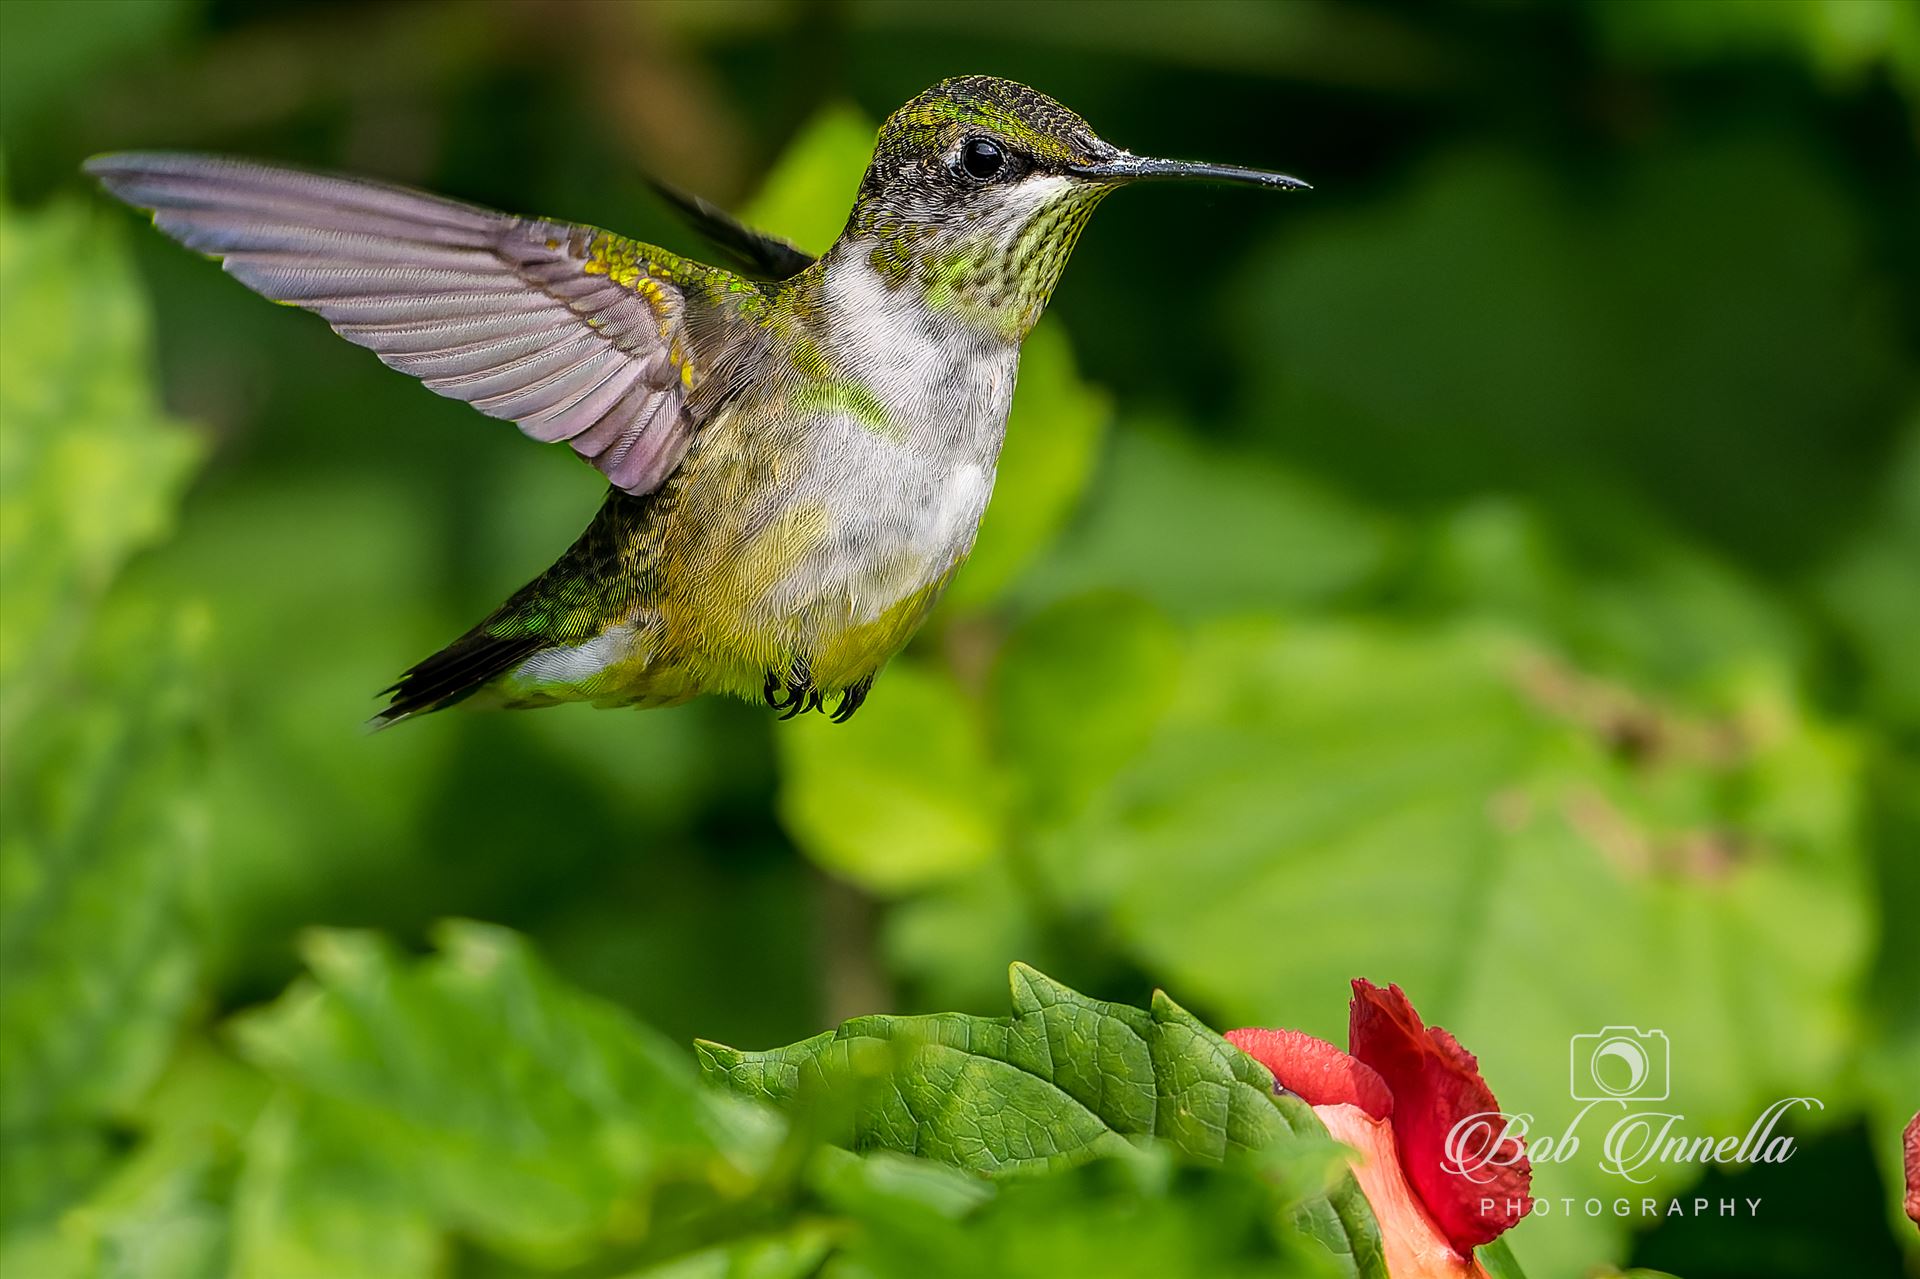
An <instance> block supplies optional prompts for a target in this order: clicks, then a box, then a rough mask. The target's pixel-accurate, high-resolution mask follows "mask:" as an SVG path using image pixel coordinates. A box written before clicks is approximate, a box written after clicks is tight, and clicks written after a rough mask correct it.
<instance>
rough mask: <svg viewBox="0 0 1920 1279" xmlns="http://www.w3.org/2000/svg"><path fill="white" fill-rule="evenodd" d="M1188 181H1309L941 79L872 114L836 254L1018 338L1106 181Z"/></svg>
mask: <svg viewBox="0 0 1920 1279" xmlns="http://www.w3.org/2000/svg"><path fill="white" fill-rule="evenodd" d="M1148 179H1197V180H1203V181H1214V182H1233V183H1241V184H1245V185H1251V186H1263V187H1268V188H1272V189H1278V190H1289V189H1293V188H1303V187H1305V186H1306V185H1307V184H1306V183H1304V182H1302V181H1300V180H1299V179H1297V178H1290V177H1286V176H1285V175H1283V174H1278V173H1267V172H1263V171H1261V170H1258V169H1243V168H1237V167H1234V166H1230V165H1215V164H1194V163H1188V162H1185V161H1179V160H1152V159H1146V158H1143V157H1140V156H1135V155H1132V154H1130V153H1129V152H1126V151H1123V150H1121V149H1120V148H1119V147H1116V146H1114V145H1113V144H1112V143H1110V142H1106V141H1103V140H1102V139H1101V138H1100V137H1099V135H1097V134H1096V133H1094V131H1093V129H1092V128H1091V127H1089V126H1088V124H1087V122H1086V121H1085V120H1082V119H1081V118H1080V117H1079V116H1077V115H1075V114H1074V113H1073V112H1071V111H1069V110H1067V108H1065V107H1064V106H1061V105H1060V104H1059V103H1058V102H1055V101H1054V100H1053V99H1052V98H1049V97H1048V96H1046V95H1045V94H1044V93H1038V92H1036V91H1035V90H1033V89H1029V88H1028V87H1027V86H1025V85H1023V84H1015V83H1014V82H1013V81H1011V80H1000V79H996V78H994V77H992V76H963V77H961V78H958V79H953V80H943V81H941V82H940V83H939V84H936V85H935V86H933V87H932V88H931V89H928V90H927V91H926V92H925V93H922V94H921V95H920V96H919V97H917V98H915V99H914V100H913V101H911V102H909V103H907V104H906V105H905V106H903V107H901V108H900V109H899V110H898V111H895V112H894V113H893V115H891V116H890V117H888V119H887V122H886V123H885V124H884V125H882V126H881V129H880V136H879V140H878V142H877V143H876V145H875V147H874V152H873V161H872V163H871V164H869V165H868V167H867V172H866V176H865V177H864V178H863V179H862V180H861V183H860V193H859V196H858V198H857V199H856V200H855V202H854V208H853V215H852V217H851V218H850V219H849V220H848V223H847V229H846V231H845V232H844V233H843V234H842V236H841V245H840V246H839V248H838V249H837V251H839V252H853V253H864V254H866V255H867V257H868V259H869V260H870V262H871V263H872V265H873V267H874V268H875V269H876V270H877V271H879V272H880V274H881V276H882V278H883V279H885V281H886V282H887V286H888V287H889V288H891V289H900V288H904V287H907V286H908V285H910V284H917V285H918V286H919V287H920V288H922V289H924V290H925V293H926V297H927V300H928V302H929V303H930V304H931V305H932V306H934V307H935V308H936V309H938V310H942V311H950V312H952V313H953V314H954V316H955V317H956V318H957V319H959V320H960V321H961V322H963V323H966V324H968V325H969V326H970V327H976V328H984V329H987V330H990V331H992V332H995V333H997V334H999V335H1001V336H1003V337H1006V338H1009V339H1011V340H1014V341H1018V340H1019V339H1020V338H1022V337H1024V336H1025V335H1026V333H1027V331H1028V330H1030V329H1031V328H1032V327H1033V325H1034V322H1035V321H1036V320H1038V319H1039V318H1040V312H1041V311H1042V310H1043V309H1044V308H1045V307H1046V304H1047V299H1048V298H1049V297H1051V296H1052V294H1053V288H1054V285H1055V284H1056V283H1058V282H1059V279H1060V272H1061V270H1062V269H1063V268H1064V267H1065V266H1066V263H1067V258H1068V256H1069V255H1070V254H1071V253H1072V251H1073V246H1074V242H1075V241H1076V240H1078V239H1079V237H1080V230H1081V228H1082V227H1084V226H1085V225H1086V221H1087V218H1088V217H1089V216H1090V215H1091V214H1092V212H1093V210H1094V207H1095V206H1096V205H1098V204H1099V203H1100V201H1101V200H1102V199H1104V198H1105V197H1106V196H1107V194H1108V193H1109V192H1111V191H1113V190H1114V189H1115V188H1116V187H1119V186H1122V185H1125V184H1127V183H1131V182H1137V181H1143V180H1148Z"/></svg>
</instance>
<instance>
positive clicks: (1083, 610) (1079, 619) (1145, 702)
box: [992, 595, 1183, 820]
mask: <svg viewBox="0 0 1920 1279" xmlns="http://www.w3.org/2000/svg"><path fill="white" fill-rule="evenodd" d="M1182 644H1183V637H1182V636H1181V635H1180V633H1179V632H1178V631H1177V630H1176V629H1175V628H1174V626H1173V625H1172V623H1170V622H1169V621H1167V620H1166V618H1165V617H1164V616H1162V615H1161V614H1160V612H1159V611H1158V610H1156V609H1155V608H1154V607H1153V606H1152V605H1150V604H1146V603H1144V602H1142V601H1140V600H1138V599H1135V598H1132V597H1129V596H1124V595H1092V596H1081V597H1078V598H1075V599H1072V600H1069V601H1067V602H1065V603H1062V604H1058V605H1055V606H1053V607H1051V608H1048V609H1044V610H1042V611H1041V612H1039V613H1037V614H1035V615H1034V616H1033V617H1031V618H1028V619H1027V620H1026V621H1025V622H1024V623H1022V624H1021V626H1020V627H1019V629H1017V630H1016V631H1014V633H1013V634H1012V635H1011V636H1009V637H1008V639H1007V643H1006V645H1005V647H1004V648H1002V650H1001V652H1000V655H999V659H998V661H997V662H996V663H995V666H994V679H993V688H992V694H993V704H994V706H995V708H996V709H997V711H998V718H997V725H998V729H999V734H998V745H999V747H1000V753H1001V755H1002V756H1003V757H1004V758H1005V760H1006V762H1007V764H1008V766H1009V767H1010V769H1011V771H1012V773H1013V775H1014V776H1015V777H1016V778H1017V779H1018V781H1019V785H1020V788H1021V793H1022V798H1023V799H1024V800H1025V805H1026V809H1027V811H1028V812H1029V813H1031V814H1033V815H1034V816H1035V817H1036V818H1039V819H1042V820H1044V819H1046V818H1048V817H1052V816H1055V815H1058V814H1061V813H1072V812H1074V811H1075V810H1076V809H1077V808H1079V807H1080V806H1081V805H1083V804H1085V803H1086V802H1087V800H1088V799H1089V798H1090V797H1091V796H1092V795H1093V794H1094V793H1096V792H1097V791H1098V790H1100V789H1101V788H1103V787H1104V786H1105V785H1106V784H1107V782H1108V781H1109V780H1110V779H1111V778H1112V777H1113V776H1114V775H1115V774H1116V773H1118V772H1120V771H1121V769H1122V768H1124V767H1125V766H1126V765H1127V764H1128V763H1130V762H1131V761H1132V760H1133V759H1134V758H1135V757H1136V756H1137V755H1138V754H1139V753H1140V752H1141V751H1142V750H1144V749H1145V748H1146V745H1147V743H1148V742H1149V741H1150V740H1151V738H1152V735H1153V732H1154V729H1155V728H1156V727H1158V725H1159V722H1160V717H1161V715H1162V714H1164V713H1165V711H1166V708H1167V705H1168V703H1169V702H1170V700H1171V699H1172V696H1173V692H1174V688H1175V686H1176V684H1177V683H1178V678H1177V676H1178V670H1179V665H1180V659H1181V653H1182Z"/></svg>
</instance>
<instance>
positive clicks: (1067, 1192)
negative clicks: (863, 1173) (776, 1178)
mask: <svg viewBox="0 0 1920 1279" xmlns="http://www.w3.org/2000/svg"><path fill="white" fill-rule="evenodd" d="M1275 1171H1276V1161H1273V1160H1268V1161H1265V1162H1264V1163H1256V1162H1254V1161H1251V1160H1245V1159H1236V1160H1233V1161H1230V1162H1229V1163H1227V1164H1226V1165H1225V1166H1217V1167H1193V1166H1190V1165H1183V1164H1181V1163H1180V1161H1178V1160H1176V1159H1174V1158H1171V1157H1169V1152H1167V1151H1166V1150H1165V1149H1164V1148H1156V1149H1154V1150H1151V1151H1148V1152H1144V1154H1143V1155H1136V1156H1134V1157H1131V1158H1124V1159H1100V1160H1096V1161H1093V1162H1092V1163H1089V1164H1087V1165H1085V1166H1082V1167H1079V1168H1075V1169H1072V1170H1070V1171H1065V1172H1061V1173H1057V1174H1055V1175H1053V1176H1049V1177H1044V1178H1016V1179H1012V1180H1009V1181H1006V1182H1004V1183H1001V1184H999V1185H998V1186H997V1187H996V1188H995V1192H994V1194H993V1195H992V1196H991V1197H990V1198H988V1199H986V1200H985V1201H984V1202H983V1203H981V1204H979V1205H978V1206H975V1207H973V1208H971V1209H970V1210H968V1211H964V1212H958V1213H956V1212H954V1211H951V1210H950V1209H947V1208H945V1207H944V1206H932V1205H920V1204H915V1203H912V1202H910V1201H902V1202H899V1203H898V1204H897V1205H895V1206H894V1207H893V1209H892V1210H891V1211H888V1212H884V1213H882V1212H877V1211H875V1210H874V1209H873V1207H872V1205H871V1204H870V1203H865V1202H859V1201H852V1202H850V1201H849V1200H848V1199H846V1198H845V1197H843V1196H842V1195H841V1194H840V1193H838V1191H837V1188H829V1189H828V1192H827V1196H826V1197H827V1198H828V1200H829V1201H830V1202H836V1203H838V1204H839V1205H840V1206H842V1207H843V1208H844V1209H847V1210H857V1215H856V1221H857V1222H858V1229H857V1230H856V1231H855V1232H854V1233H853V1234H852V1236H851V1238H850V1239H849V1241H848V1243H847V1246H846V1248H845V1250H844V1252H843V1254H842V1255H841V1256H840V1257H838V1258H836V1264H835V1266H834V1268H833V1269H832V1270H831V1271H830V1272H829V1273H831V1274H833V1275H835V1276H845V1277H847V1279H853V1277H856V1276H857V1277H859V1279H868V1277H871V1279H887V1277H890V1276H899V1275H917V1276H924V1277H925V1279H949V1277H951V1279H973V1277H974V1276H978V1275H989V1274H990V1275H995V1276H1006V1277H1007V1279H1057V1277H1058V1276H1063V1275H1075V1276H1077V1275H1100V1276H1111V1277H1115V1279H1126V1277H1137V1279H1163V1277H1165V1276H1170V1275H1205V1276H1209V1279H1225V1277H1227V1276H1245V1277H1246V1279H1253V1277H1254V1276H1262V1277H1269V1279H1305V1277H1306V1276H1335V1275H1341V1274H1350V1273H1352V1271H1350V1270H1346V1269H1344V1268H1343V1267H1342V1266H1341V1264H1340V1261H1339V1260H1338V1259H1337V1258H1335V1257H1332V1256H1330V1255H1328V1254H1327V1253H1326V1252H1324V1251H1322V1250H1320V1249H1318V1248H1315V1247H1314V1246H1313V1245H1311V1244H1309V1243H1308V1242H1307V1241H1306V1240H1304V1239H1302V1238H1301V1237H1300V1236H1299V1235H1298V1234H1297V1233H1296V1232H1294V1231H1293V1230H1292V1229H1290V1228H1288V1227H1287V1226H1286V1225H1285V1223H1286V1222H1287V1221H1289V1220H1290V1217H1291V1212H1290V1209H1291V1207H1292V1204H1291V1201H1290V1196H1289V1195H1288V1193H1287V1192H1286V1190H1285V1189H1284V1188H1283V1185H1282V1184H1281V1183H1282V1181H1283V1179H1281V1178H1279V1177H1277V1176H1275V1175H1274V1174H1275ZM1370 1273H1373V1274H1376V1275H1379V1276H1381V1277H1382V1279H1384V1276H1385V1274H1386V1272H1385V1270H1384V1268H1379V1269H1375V1270H1373V1271H1372V1272H1370Z"/></svg>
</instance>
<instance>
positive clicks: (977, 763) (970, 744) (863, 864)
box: [777, 662, 1004, 893]
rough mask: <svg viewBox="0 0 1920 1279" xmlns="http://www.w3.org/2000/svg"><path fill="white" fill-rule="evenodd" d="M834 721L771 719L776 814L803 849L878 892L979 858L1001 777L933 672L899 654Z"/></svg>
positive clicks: (971, 714) (992, 845)
mask: <svg viewBox="0 0 1920 1279" xmlns="http://www.w3.org/2000/svg"><path fill="white" fill-rule="evenodd" d="M879 690H880V691H879V693H878V695H876V696H875V697H873V698H872V699H871V700H869V701H868V702H867V704H866V705H865V706H863V707H862V708H861V710H860V713H859V714H858V715H856V716H854V717H853V718H852V719H850V720H848V721H847V722H846V723H844V724H833V723H829V722H827V719H826V717H825V716H819V715H808V716H802V717H801V718H800V719H798V720H796V721H794V722H793V723H790V724H780V725H778V726H777V727H778V729H779V732H778V734H777V736H778V744H779V747H780V760H781V765H782V768H781V778H780V797H779V810H780V818H781V821H782V822H783V823H784V824H785V825H786V828H787V831H788V833H789V834H791V835H792V836H793V838H794V841H795V842H796V843H798V844H799V845H800V846H801V848H802V849H804V850H805V851H806V853H807V855H808V856H809V857H811V858H812V859H813V860H814V861H815V862H817V863H819V864H820V865H821V866H823V867H825V868H826V869H827V870H830V871H832V872H834V873H835V874H837V875H841V876H843V877H845V878H847V879H850V880H852V881H853V882H855V883H857V884H860V885H861V886H863V887H865V888H868V889H870V890H872V891H874V892H879V893H897V892H903V891H906V890H908V889H912V888H918V887H922V886H925V885H928V884H933V883H938V882H940V881H942V880H946V879H951V878H953V877H955V876H957V875H960V874H962V873H964V872H966V871H969V870H973V869H975V868H976V867H979V866H981V865H983V864H985V863H986V862H988V861H990V860H991V859H992V858H993V857H994V855H995V854H996V853H997V852H998V850H999V847H1000V837H1001V810H1002V807H1003V804H1004V798H1003V794H1002V792H1003V790H1004V786H1003V783H1002V782H1001V781H1000V779H999V777H998V775H997V774H996V773H995V772H994V771H993V770H992V767H991V765H990V763H989V761H988V758H987V747H986V740H985V733H984V731H983V729H982V727H981V725H980V722H979V715H978V712H977V710H976V708H975V707H974V706H973V705H972V704H971V703H970V702H969V701H968V700H967V699H966V697H965V696H963V695H962V693H961V691H960V689H959V688H958V687H957V686H956V685H955V684H954V683H953V682H952V680H950V679H948V678H945V677H944V676H942V675H939V674H936V673H933V672H930V671H928V670H926V669H925V668H923V667H921V666H918V665H915V664H912V663H906V662H900V663H895V664H894V665H893V666H891V667H889V668H888V669H887V670H886V671H885V672H884V673H883V674H882V676H881V678H880V683H879Z"/></svg>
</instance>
